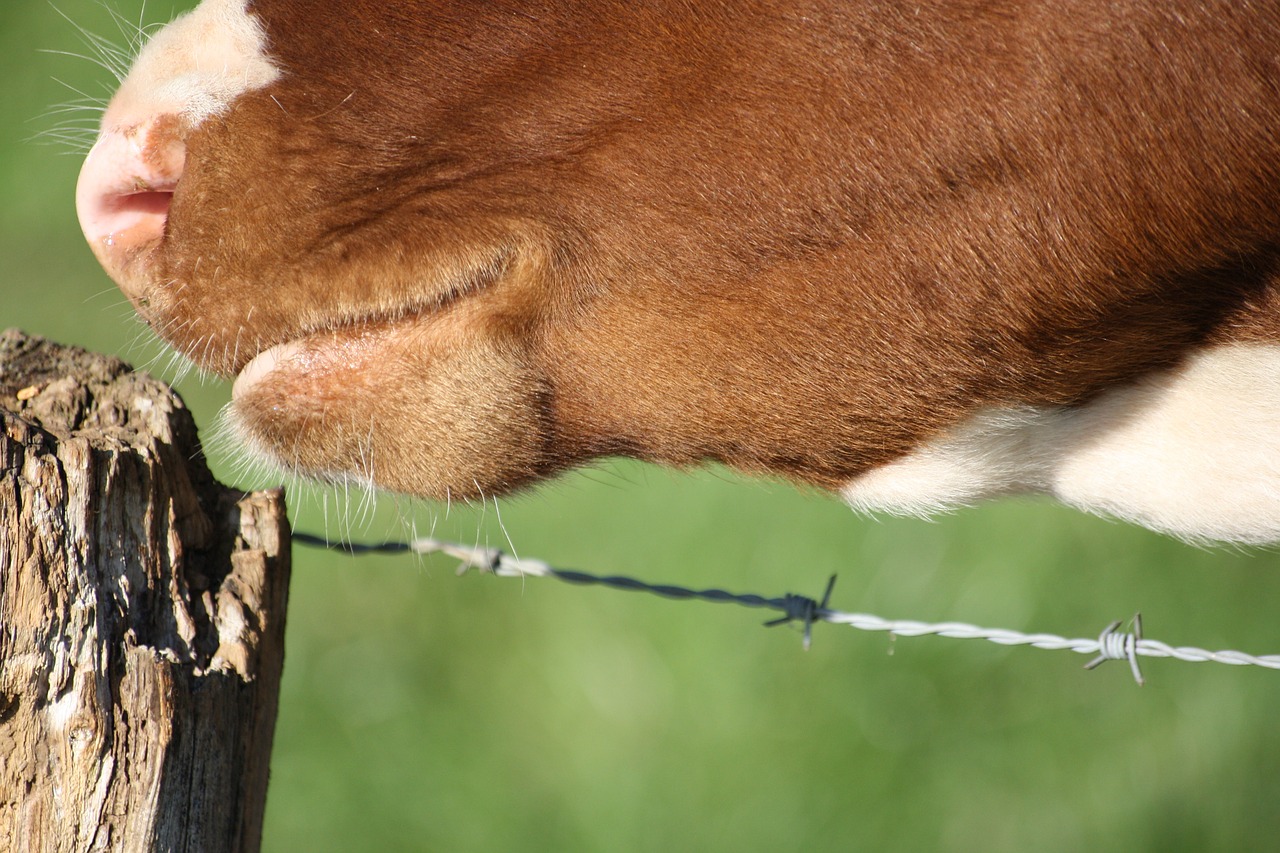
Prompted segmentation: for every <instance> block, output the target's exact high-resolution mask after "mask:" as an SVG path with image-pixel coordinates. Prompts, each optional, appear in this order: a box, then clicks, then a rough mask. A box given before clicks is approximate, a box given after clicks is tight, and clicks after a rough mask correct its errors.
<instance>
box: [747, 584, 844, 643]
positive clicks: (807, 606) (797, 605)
mask: <svg viewBox="0 0 1280 853" xmlns="http://www.w3.org/2000/svg"><path fill="white" fill-rule="evenodd" d="M835 585H836V576H835V575H832V576H831V577H830V579H828V580H827V591H826V592H824V593H823V594H822V603H821V604H819V603H818V602H816V601H814V600H813V599H812V598H808V597H806V596H803V595H793V594H792V593H787V594H786V595H784V596H783V597H782V609H783V613H784V614H785V615H784V616H783V617H782V618H781V619H770V620H769V621H768V622H766V623H764V626H765V627H766V628H772V627H773V626H774V625H785V624H787V623H788V622H793V621H795V620H797V619H799V620H800V621H801V622H802V623H804V650H805V651H806V652H807V651H809V644H810V641H811V640H812V639H813V620H815V619H820V618H822V614H823V613H826V612H828V610H827V605H828V604H829V603H830V602H831V590H833V589H835Z"/></svg>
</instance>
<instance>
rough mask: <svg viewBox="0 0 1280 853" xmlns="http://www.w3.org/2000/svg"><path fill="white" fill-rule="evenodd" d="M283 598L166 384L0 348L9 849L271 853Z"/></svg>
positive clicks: (282, 568) (96, 359)
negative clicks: (265, 850)
mask: <svg viewBox="0 0 1280 853" xmlns="http://www.w3.org/2000/svg"><path fill="white" fill-rule="evenodd" d="M288 586H289V529H288V523H287V520H286V517H285V507H284V499H283V495H282V493H281V492H279V491H272V492H258V493H255V494H248V495H245V494H242V493H237V492H233V491H231V490H228V489H226V488H224V487H222V486H220V485H219V484H218V483H216V482H215V481H214V480H213V477H212V476H211V475H210V473H209V469H208V467H207V466H206V464H205V461H204V457H203V455H202V454H201V452H200V448H199V444H198V442H197V438H196V430H195V425H194V423H193V421H192V419H191V416H190V413H189V412H188V411H187V410H186V408H185V407H184V406H183V404H182V401H181V400H180V399H178V397H177V396H176V395H175V394H174V393H173V392H172V391H171V390H170V389H169V388H167V387H166V386H164V385H163V384H161V383H160V382H158V381H156V380H154V379H152V378H150V377H148V376H146V375H145V374H139V373H134V372H133V371H132V370H131V369H130V368H129V367H128V366H127V365H125V364H124V363H122V362H120V361H118V360H116V359H114V358H109V357H106V356H100V355H94V354H92V353H87V352H84V351H83V350H78V349H73V348H68V347H61V346H57V345H55V344H52V343H50V342H48V341H45V340H42V339H39V338H32V337H27V336H25V335H23V334H21V333H19V332H16V331H12V330H11V331H8V332H4V333H0V850H3V851H15V853H17V851H22V853H26V851H32V853H44V851H73V850H74V851H99V850H101V851H152V850H156V851H192V853H196V851H199V853H221V851H254V850H257V849H258V847H259V842H260V837H261V833H262V815H263V806H264V802H265V796H266V786H267V772H268V759H269V756H270V753H271V738H272V733H273V729H274V725H275V718H276V700H277V692H278V689H279V683H280V671H281V666H282V663H283V653H284V617H285V602H286V598H287V595H288Z"/></svg>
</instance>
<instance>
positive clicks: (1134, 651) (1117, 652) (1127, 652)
mask: <svg viewBox="0 0 1280 853" xmlns="http://www.w3.org/2000/svg"><path fill="white" fill-rule="evenodd" d="M1119 627H1120V622H1119V621H1118V620H1117V621H1115V622H1112V623H1111V624H1110V625H1108V626H1107V627H1106V628H1103V629H1102V633H1101V634H1099V635H1098V656H1097V657H1096V658H1094V659H1093V660H1091V661H1089V662H1088V663H1087V664H1085V665H1084V668H1085V669H1096V668H1097V667H1098V665H1099V664H1101V663H1102V662H1104V661H1109V660H1127V661H1129V669H1130V670H1132V671H1133V680H1134V681H1136V682H1138V686H1139V687H1141V686H1142V685H1143V684H1146V680H1145V679H1143V677H1142V669H1141V668H1139V666H1138V643H1140V642H1141V641H1142V614H1141V613H1135V614H1133V631H1131V632H1127V633H1126V632H1124V631H1117V630H1116V629H1117V628H1119Z"/></svg>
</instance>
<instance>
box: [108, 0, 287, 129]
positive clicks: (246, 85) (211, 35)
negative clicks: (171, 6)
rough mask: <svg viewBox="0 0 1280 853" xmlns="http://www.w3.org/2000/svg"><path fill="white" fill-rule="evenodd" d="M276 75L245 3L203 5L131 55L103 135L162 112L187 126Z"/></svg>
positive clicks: (219, 0)
mask: <svg viewBox="0 0 1280 853" xmlns="http://www.w3.org/2000/svg"><path fill="white" fill-rule="evenodd" d="M279 76H280V72H279V70H278V69H277V68H276V67H275V66H274V65H273V64H272V63H271V59H270V57H268V56H267V53H266V36H265V35H264V33H263V31H262V27H261V25H260V24H259V23H258V20H257V19H256V18H255V17H253V16H252V15H251V14H249V11H248V3H247V0H204V2H202V3H201V4H200V5H199V6H197V7H196V8H195V9H193V10H192V11H190V12H188V13H187V14H185V15H179V16H178V17H177V18H175V19H174V20H173V21H172V22H171V23H169V24H168V25H167V26H165V27H163V28H162V29H161V30H160V31H159V32H157V33H156V34H155V35H154V36H153V37H152V38H151V39H150V40H149V41H148V42H147V43H146V45H145V46H144V47H143V48H142V50H141V51H140V52H139V53H138V58H137V59H136V60H134V63H133V67H132V68H131V69H130V70H129V74H128V76H127V77H125V80H124V82H123V83H121V84H120V89H119V91H117V92H116V94H115V97H113V98H112V99H111V104H110V106H109V107H108V108H107V111H106V114H105V115H104V116H103V117H102V128H103V130H104V131H112V130H124V129H127V128H130V127H133V126H134V125H137V124H139V123H140V122H143V121H145V120H147V119H149V118H152V117H153V116H156V115H162V114H165V113H174V114H177V115H181V116H182V117H183V118H184V119H186V121H187V122H188V124H189V125H190V126H193V127H194V126H195V125H197V124H199V123H200V122H201V121H203V120H204V119H206V118H208V117H209V116H211V115H217V114H218V113H220V112H222V111H224V110H225V109H226V108H227V107H228V106H230V104H231V102H232V101H234V100H235V99H236V98H238V97H239V96H240V95H243V94H244V93H245V92H249V91H252V90H254V89H260V88H262V87H263V86H266V85H267V84H269V83H271V82H272V81H274V80H275V79H276V78H278V77H279Z"/></svg>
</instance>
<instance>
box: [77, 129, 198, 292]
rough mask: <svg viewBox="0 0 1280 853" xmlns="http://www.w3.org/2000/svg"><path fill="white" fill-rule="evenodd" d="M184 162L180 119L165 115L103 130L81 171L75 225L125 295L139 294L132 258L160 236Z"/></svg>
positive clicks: (138, 283)
mask: <svg viewBox="0 0 1280 853" xmlns="http://www.w3.org/2000/svg"><path fill="white" fill-rule="evenodd" d="M185 162H186V146H185V145H184V143H183V133H182V123H181V120H180V119H179V118H178V117H177V116H175V115H168V114H166V115H160V116H156V117H153V118H150V119H147V120H146V121H143V122H139V123H138V124H135V125H133V126H131V127H126V128H123V129H106V130H104V131H103V133H102V135H101V136H100V137H99V139H98V142H97V144H95V145H94V146H93V150H91V151H90V152H89V156H88V157H87V158H85V161H84V166H83V167H82V168H81V170H80V181H79V183H78V184H77V185H76V212H77V214H78V215H79V217H80V227H81V229H82V230H83V231H84V235H85V238H86V239H87V240H88V241H89V245H90V246H91V247H92V248H93V251H94V254H95V255H97V257H98V260H99V261H100V262H101V263H102V265H103V266H104V267H105V268H106V270H107V272H108V273H109V274H110V275H111V277H112V278H114V279H115V280H116V282H117V283H119V284H120V286H121V287H122V288H123V289H124V290H125V292H126V294H127V295H129V296H130V297H136V296H139V295H140V294H139V293H137V292H136V289H137V288H138V287H139V286H140V284H141V282H140V281H139V279H138V276H137V274H136V271H135V269H134V265H135V262H136V261H137V259H138V258H139V256H140V255H141V254H142V253H143V251H144V250H146V249H148V248H150V247H152V246H154V245H156V244H157V243H158V242H159V241H160V240H161V238H163V237H164V232H165V224H166V222H167V221H168V217H169V204H170V202H171V201H172V199H173V192H174V190H175V189H176V188H177V186H178V181H179V180H180V179H181V177H182V171H183V166H184V165H185Z"/></svg>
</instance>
